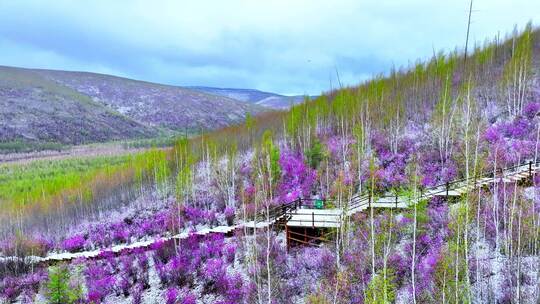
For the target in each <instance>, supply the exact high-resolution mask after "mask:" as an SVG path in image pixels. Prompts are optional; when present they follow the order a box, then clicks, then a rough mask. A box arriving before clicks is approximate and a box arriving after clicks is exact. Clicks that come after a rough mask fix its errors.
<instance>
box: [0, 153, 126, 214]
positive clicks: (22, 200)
mask: <svg viewBox="0 0 540 304" xmlns="http://www.w3.org/2000/svg"><path fill="white" fill-rule="evenodd" d="M128 160H129V158H128V157H126V156H112V157H111V156H107V157H94V158H81V159H64V160H45V161H35V162H32V163H29V164H16V165H4V166H0V206H2V208H5V209H11V208H19V207H22V206H24V205H28V204H32V203H34V202H38V201H41V202H44V201H47V198H51V197H53V196H57V195H59V194H61V193H62V192H63V191H64V190H70V189H71V190H73V191H71V192H72V193H75V195H79V194H84V189H85V187H84V185H85V183H87V182H88V181H89V180H91V179H92V178H93V177H94V176H96V175H97V174H98V173H99V172H112V171H114V169H115V168H118V167H119V166H121V165H122V164H125V163H126V162H127V161H128ZM75 189H81V192H78V191H75ZM86 195H88V194H86Z"/></svg>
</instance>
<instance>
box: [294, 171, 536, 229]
mask: <svg viewBox="0 0 540 304" xmlns="http://www.w3.org/2000/svg"><path fill="white" fill-rule="evenodd" d="M539 170H540V166H539V164H538V163H536V164H533V163H532V162H527V163H524V164H522V165H519V166H516V167H513V168H511V169H508V170H504V171H503V172H502V174H501V175H499V176H495V177H493V176H492V177H489V176H484V177H480V178H477V179H469V180H461V181H455V182H452V183H448V184H445V185H438V186H435V187H431V188H429V189H426V190H424V191H422V192H419V193H418V198H416V199H410V198H407V197H400V196H396V195H393V194H390V193H387V194H385V195H383V196H381V197H378V198H376V200H375V201H373V202H371V201H370V199H369V196H368V195H366V194H364V195H361V194H356V195H355V196H353V198H352V199H351V202H350V203H349V206H348V207H347V208H344V209H339V208H335V209H322V210H321V209H309V208H306V209H297V210H294V211H291V212H290V220H289V221H288V222H287V226H290V227H313V228H317V227H320V228H326V227H339V226H340V225H341V221H342V220H343V219H344V218H345V217H346V216H351V215H353V214H356V213H358V212H362V211H365V210H366V209H369V208H370V207H373V208H398V209H402V208H408V207H409V206H412V205H413V204H415V203H416V202H418V200H424V199H431V198H433V197H436V196H441V197H459V196H461V195H463V194H465V193H468V192H470V191H472V190H474V189H477V188H479V187H483V186H487V185H490V184H493V183H499V182H503V183H513V182H519V181H521V180H523V179H525V178H529V177H531V176H532V174H533V173H535V172H538V171H539ZM489 174H490V173H486V174H484V175H489ZM310 220H311V221H310Z"/></svg>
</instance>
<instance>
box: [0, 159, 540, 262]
mask: <svg viewBox="0 0 540 304" xmlns="http://www.w3.org/2000/svg"><path fill="white" fill-rule="evenodd" d="M539 164H540V163H538V162H537V163H536V164H534V163H532V162H527V163H524V164H522V165H519V166H515V167H512V168H509V169H506V170H503V171H502V172H499V173H498V174H495V175H494V174H493V173H492V172H491V173H485V174H483V175H482V176H480V177H478V178H474V179H472V178H471V179H469V180H457V181H453V182H451V183H447V184H444V185H438V186H435V187H430V188H428V189H425V190H423V191H421V192H420V191H419V193H418V195H417V197H416V198H414V199H411V198H407V197H400V196H396V195H392V194H386V195H383V196H381V197H378V198H376V199H373V201H372V199H371V198H370V197H369V196H368V195H367V194H356V195H354V196H353V198H352V199H351V201H350V202H349V203H348V206H347V207H346V208H333V209H313V208H305V205H303V204H302V201H301V200H297V201H294V202H291V203H288V204H284V205H282V206H277V207H274V208H272V210H271V211H270V220H267V216H266V213H264V212H263V213H261V214H260V215H259V216H258V217H257V218H258V219H257V220H253V221H250V222H246V223H240V224H237V225H233V226H217V227H213V228H205V229H201V230H198V231H193V232H184V233H180V234H176V235H172V236H166V237H157V238H153V239H149V240H143V241H138V242H134V243H131V244H119V245H115V246H112V247H109V248H100V249H96V250H91V251H84V252H75V253H71V252H61V253H52V254H50V255H48V256H46V257H37V256H30V257H26V258H24V261H25V262H28V263H55V262H59V261H69V260H73V259H78V258H86V259H92V258H99V257H100V256H101V255H102V254H103V253H107V252H112V253H115V254H118V253H121V252H124V251H131V250H134V249H144V250H148V249H151V247H152V245H153V244H154V243H156V242H171V241H175V240H183V239H186V238H188V237H189V236H192V235H198V236H205V235H208V234H212V233H220V234H229V233H232V232H234V231H236V230H238V229H245V228H247V229H260V228H267V227H270V226H274V225H276V224H278V223H285V225H286V226H287V227H300V228H313V229H317V228H336V227H340V225H341V224H342V222H343V220H344V219H345V218H346V217H348V216H351V215H354V214H356V213H358V212H363V211H365V210H366V209H369V208H371V207H373V208H398V209H399V208H408V207H410V206H412V205H413V204H414V203H416V202H418V201H419V200H424V199H430V198H433V197H436V196H442V197H458V196H461V195H463V194H465V193H468V192H470V191H471V190H474V189H477V188H479V187H483V186H486V185H489V184H492V183H497V182H504V183H509V182H519V181H521V180H523V179H525V178H530V177H532V176H533V174H534V173H535V172H537V171H539V170H540V166H539ZM14 259H20V258H17V257H2V256H0V261H2V260H4V261H5V260H14Z"/></svg>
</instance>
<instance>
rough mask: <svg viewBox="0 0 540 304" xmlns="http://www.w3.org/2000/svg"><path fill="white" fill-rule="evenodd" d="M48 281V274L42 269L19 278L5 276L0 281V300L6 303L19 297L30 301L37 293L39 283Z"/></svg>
mask: <svg viewBox="0 0 540 304" xmlns="http://www.w3.org/2000/svg"><path fill="white" fill-rule="evenodd" d="M47 279H48V273H47V271H46V270H44V269H38V270H37V271H35V272H33V273H27V274H23V275H19V276H7V277H4V278H3V279H2V280H1V281H0V300H4V301H7V302H8V303H10V302H13V301H15V299H17V298H18V297H19V296H21V295H22V296H23V297H24V298H27V299H30V301H29V302H28V303H30V302H32V298H33V297H34V295H35V294H36V293H37V292H38V291H39V287H40V284H41V282H45V281H47Z"/></svg>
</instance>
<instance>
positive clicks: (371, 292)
mask: <svg viewBox="0 0 540 304" xmlns="http://www.w3.org/2000/svg"><path fill="white" fill-rule="evenodd" d="M382 271H384V269H383V270H382ZM395 297H396V283H395V275H394V273H393V271H392V269H391V268H387V269H386V276H385V275H384V274H383V273H378V274H377V275H376V276H375V277H374V278H373V279H372V280H371V281H370V282H369V285H368V288H367V290H366V299H365V302H364V303H366V304H387V303H393V302H394V299H395Z"/></svg>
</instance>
